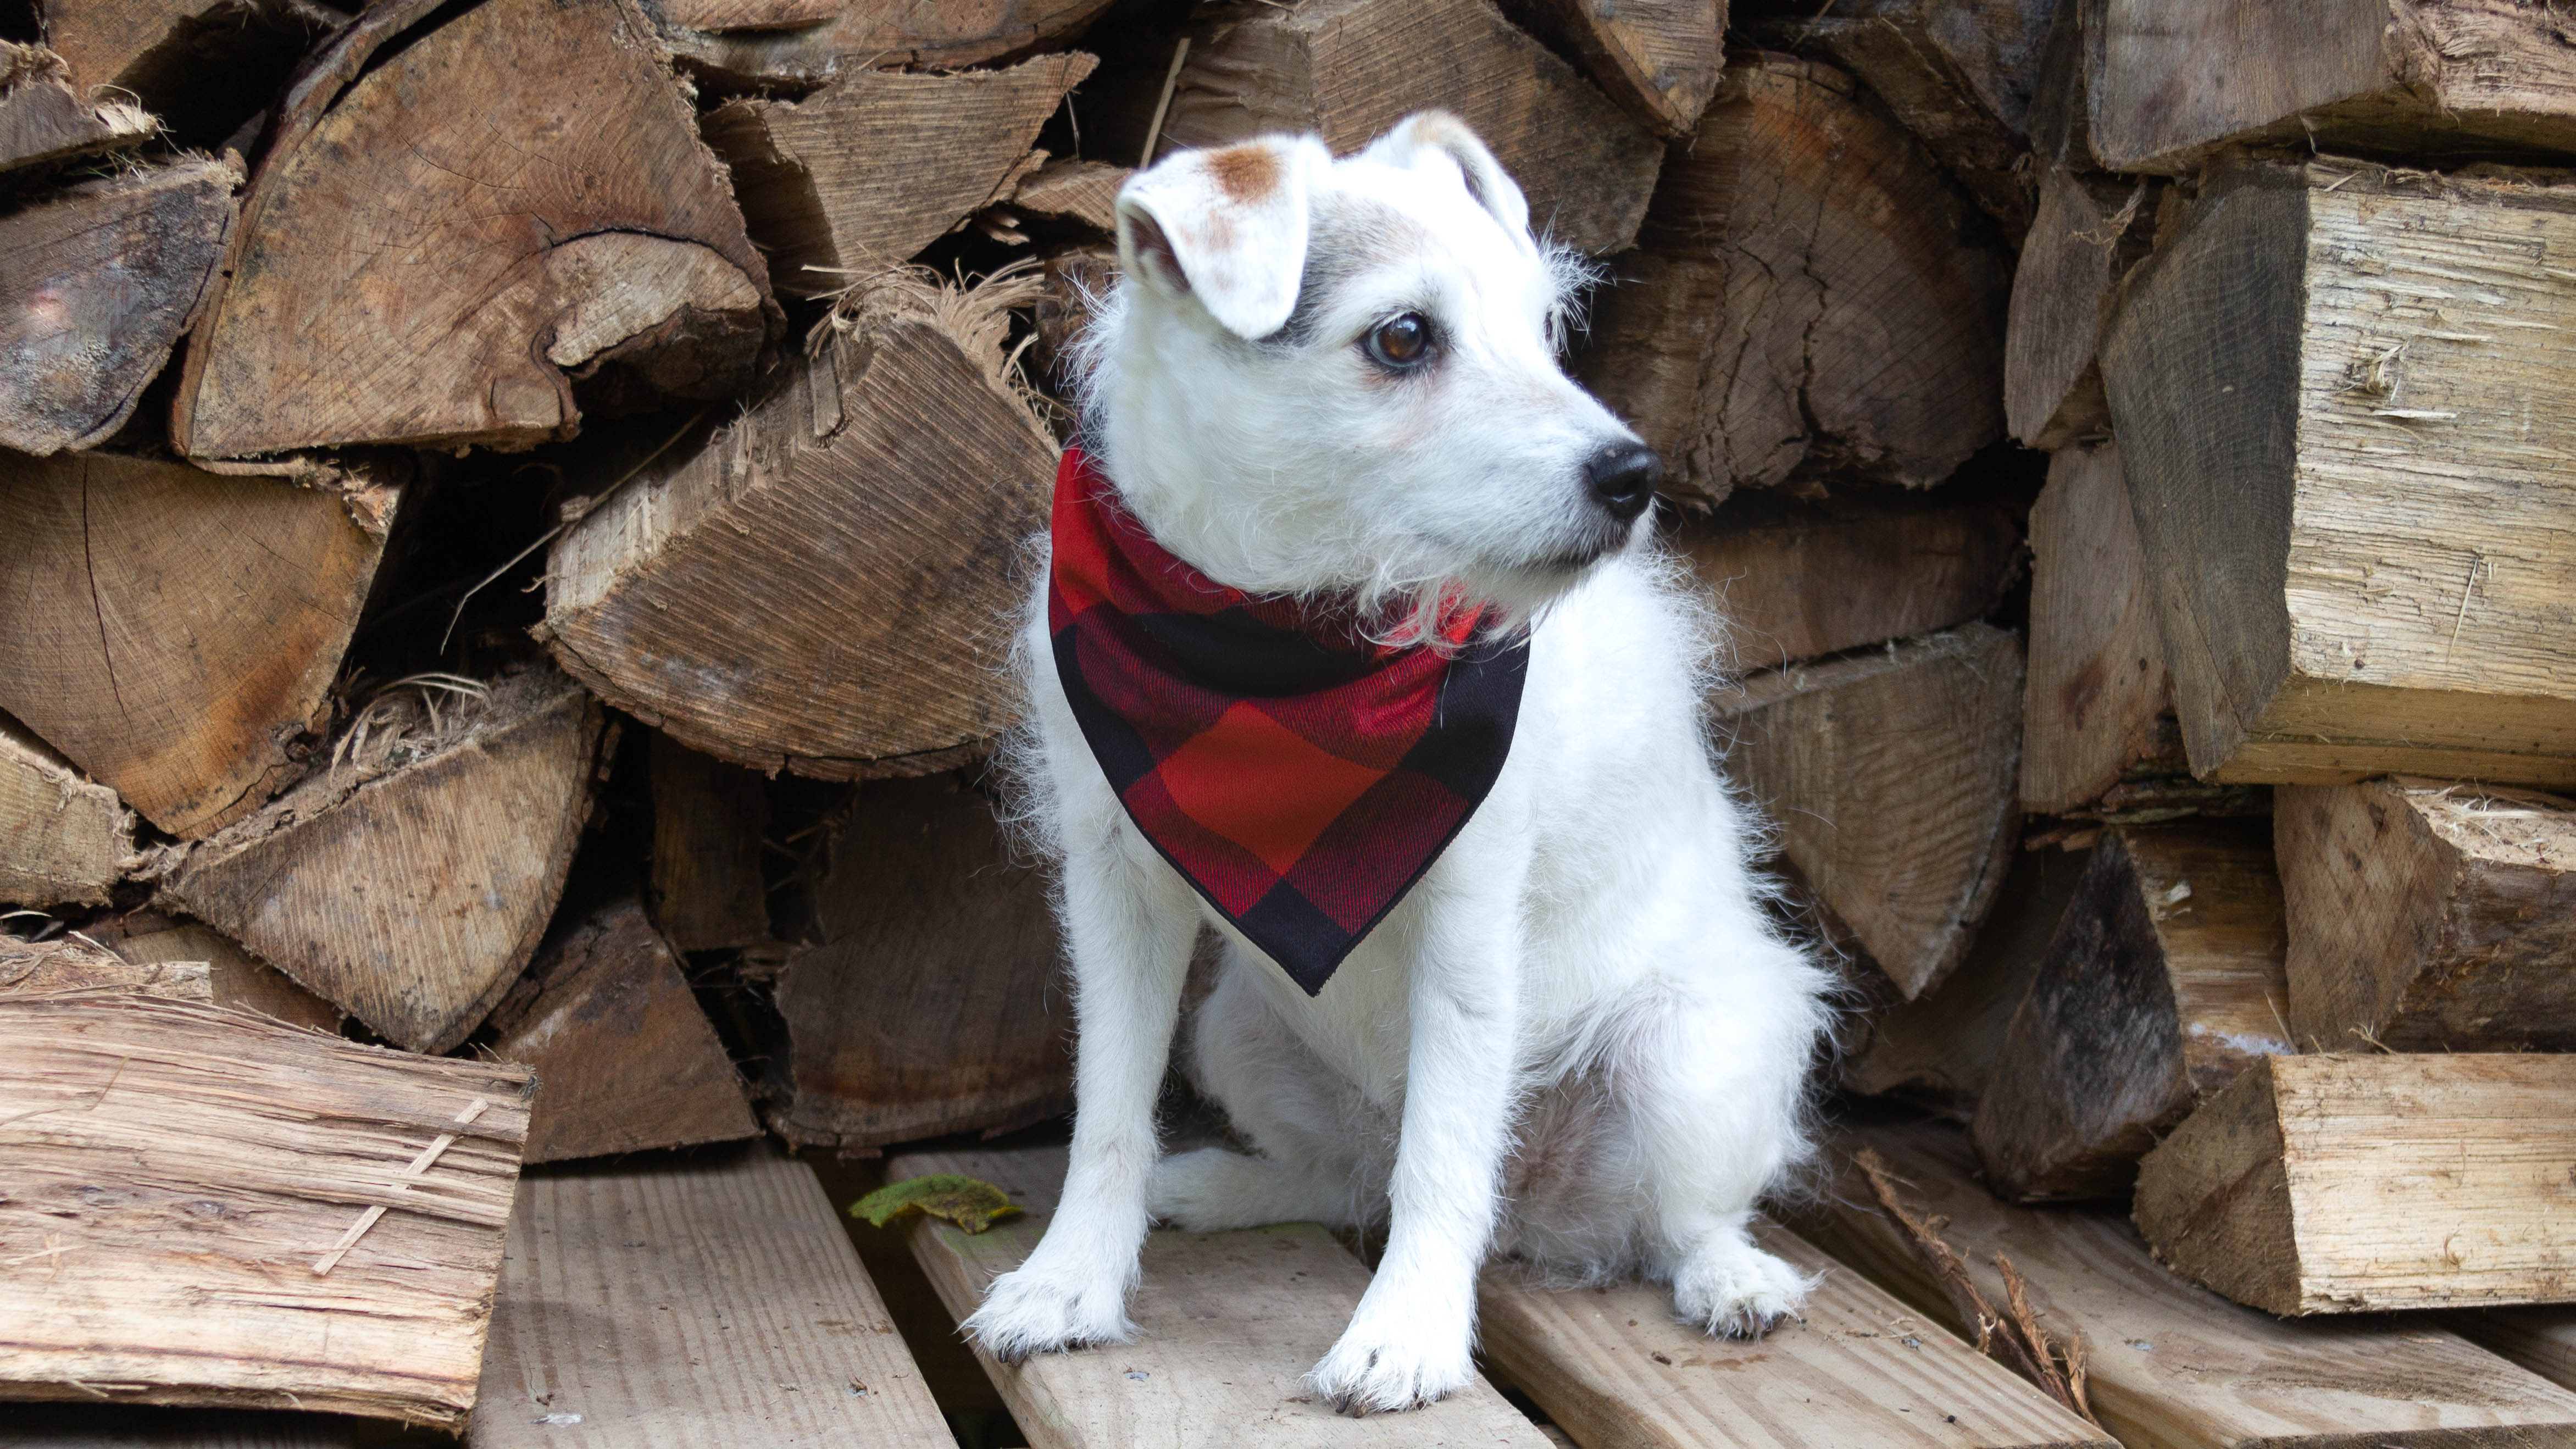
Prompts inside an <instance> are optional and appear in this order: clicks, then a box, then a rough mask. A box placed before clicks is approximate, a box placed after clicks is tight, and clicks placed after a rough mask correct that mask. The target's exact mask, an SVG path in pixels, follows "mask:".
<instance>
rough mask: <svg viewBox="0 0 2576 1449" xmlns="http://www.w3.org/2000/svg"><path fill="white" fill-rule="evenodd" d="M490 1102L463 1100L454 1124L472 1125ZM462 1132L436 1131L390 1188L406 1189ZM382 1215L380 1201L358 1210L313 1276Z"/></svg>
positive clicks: (333, 1265)
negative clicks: (356, 1216)
mask: <svg viewBox="0 0 2576 1449" xmlns="http://www.w3.org/2000/svg"><path fill="white" fill-rule="evenodd" d="M491 1105H492V1101H491V1099H490V1098H488V1097H477V1098H475V1099H474V1100H473V1101H471V1102H468V1103H466V1104H465V1110H464V1111H462V1112H459V1113H457V1114H456V1122H455V1125H456V1126H457V1127H459V1128H464V1127H470V1126H472V1125H474V1119H475V1118H477V1117H480V1116H482V1115H483V1109H484V1108H486V1107H489V1106H491ZM461 1135H462V1133H459V1132H441V1133H439V1134H438V1136H437V1138H436V1139H435V1140H433V1141H432V1142H431V1143H430V1144H429V1145H428V1146H427V1147H424V1148H422V1149H421V1150H420V1155H419V1156H417V1157H415V1158H413V1159H412V1160H411V1163H410V1165H408V1166H406V1167H405V1168H403V1170H402V1171H400V1172H397V1173H395V1174H394V1180H393V1184H392V1190H393V1191H395V1192H402V1191H404V1190H406V1189H408V1188H409V1187H410V1186H411V1184H412V1183H413V1182H414V1181H416V1180H418V1179H419V1177H420V1175H421V1174H422V1173H425V1172H427V1171H429V1169H430V1166H431V1164H433V1163H435V1162H437V1161H438V1159H439V1155H440V1154H441V1153H444V1152H445V1151H447V1149H449V1148H450V1147H453V1146H455V1145H456V1139H457V1138H458V1137H459V1136H461ZM384 1215H385V1205H384V1204H383V1203H377V1204H376V1205H375V1206H373V1207H370V1208H368V1209H367V1210H366V1211H365V1212H362V1213H360V1214H358V1220H357V1221H356V1222H354V1223H351V1224H349V1230H348V1231H347V1232H345V1233H342V1234H341V1235H340V1241H338V1242H336V1243H333V1244H332V1245H331V1251H329V1252H327V1253H324V1254H323V1255H322V1256H321V1257H319V1258H316V1259H314V1260H313V1276H314V1277H316V1278H319V1277H321V1276H322V1275H323V1274H325V1273H328V1272H330V1271H331V1270H332V1269H334V1268H336V1267H338V1266H340V1260H341V1259H342V1258H344V1257H347V1256H348V1253H349V1250H350V1249H351V1248H354V1247H356V1246H357V1245H358V1240H359V1239H360V1238H363V1237H365V1236H366V1235H367V1229H369V1228H372V1227H374V1226H375V1225H376V1222H377V1220H378V1219H380V1218H382V1217H383V1216H384Z"/></svg>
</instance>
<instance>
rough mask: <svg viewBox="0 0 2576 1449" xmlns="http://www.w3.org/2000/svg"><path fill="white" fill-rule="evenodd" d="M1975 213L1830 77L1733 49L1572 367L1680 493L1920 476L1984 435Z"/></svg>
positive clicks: (1835, 74)
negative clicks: (1804, 478)
mask: <svg viewBox="0 0 2576 1449" xmlns="http://www.w3.org/2000/svg"><path fill="white" fill-rule="evenodd" d="M1993 232H1994V228H1993V224H1992V223H1991V222H1989V221H1987V220H1986V218H1984V217H1983V216H1980V215H1978V214H1977V211H1976V208H1975V207H1974V206H1972V205H1971V204H1970V203H1969V202H1968V200H1967V199H1966V198H1965V196H1963V195H1962V194H1961V193H1960V192H1959V191H1958V189H1957V188H1956V187H1955V186H1953V185H1952V184H1951V183H1950V182H1949V181H1948V180H1946V179H1945V178H1944V177H1943V176H1942V175H1941V173H1940V171H1939V170H1938V168H1936V167H1935V166H1934V165H1933V164H1932V161H1931V159H1930V158H1929V157H1927V156H1925V155H1924V154H1923V152H1922V150H1921V148H1920V147H1919V146H1917V145H1916V144H1915V142H1914V140H1913V139H1912V138H1911V137H1909V136H1907V135H1906V134H1905V132H1904V131H1903V129H1901V128H1900V127H1898V126H1897V124H1896V123H1895V122H1894V121H1892V120H1890V119H1888V118H1887V117H1886V116H1885V115H1883V114H1882V113H1880V112H1879V111H1878V110H1877V109H1876V108H1875V106H1874V105H1873V104H1872V103H1870V102H1868V101H1867V100H1865V99H1864V98H1863V97H1862V96H1861V95H1860V93H1859V91H1858V89H1857V88H1856V87H1855V86H1854V84H1853V82H1852V79H1851V77H1850V76H1848V75H1845V74H1843V73H1842V72H1841V71H1838V70H1835V69H1833V68H1832V67H1830V66H1825V65H1817V64H1813V63H1810V62H1807V61H1801V60H1792V59H1790V58H1788V57H1786V56H1778V55H1769V54H1760V53H1756V54H1752V55H1745V56H1738V57H1736V58H1735V60H1734V61H1733V63H1731V64H1730V65H1729V66H1728V67H1727V70H1726V74H1725V78H1724V80H1723V81H1722V82H1721V83H1720V85H1719V87H1718V93H1717V99H1716V101H1715V102H1714V103H1713V104H1712V105H1710V107H1709V108H1708V112H1707V114H1706V115H1704V116H1702V117H1701V118H1700V123H1699V131H1698V133H1697V135H1696V136H1695V137H1694V138H1693V139H1692V140H1691V141H1690V142H1687V143H1684V144H1681V145H1677V146H1675V147H1673V148H1672V151H1671V153H1670V154H1669V155H1668V156H1667V157H1666V158H1665V162H1664V175H1663V179H1662V181H1661V183H1660V184H1659V185H1658V186H1657V187H1656V189H1655V195H1654V203H1653V206H1652V207H1651V209H1650V210H1649V211H1648V213H1647V216H1646V220H1645V225H1644V228H1643V230H1642V231H1641V232H1640V234H1639V244H1640V246H1641V247H1642V248H1643V252H1642V254H1641V255H1639V256H1638V257H1635V258H1633V259H1628V260H1623V261H1622V262H1621V263H1620V264H1619V268H1620V270H1619V273H1618V281H1619V285H1616V286H1613V287H1611V288H1609V289H1608V290H1607V291H1606V292H1604V293H1603V294H1602V296H1601V297H1600V299H1599V301H1598V303H1597V305H1596V312H1597V314H1598V321H1597V322H1596V324H1595V327H1594V334H1593V335H1594V341H1593V343H1592V344H1591V345H1590V346H1589V347H1588V348H1587V349H1586V350H1585V352H1584V354H1583V356H1582V357H1581V358H1579V359H1578V361H1577V365H1576V367H1577V372H1578V374H1579V375H1580V376H1581V377H1582V378H1583V380H1584V381H1585V382H1586V383H1587V384H1588V385H1589V386H1591V388H1592V389H1593V391H1594V392H1595V393H1597V394H1598V395H1599V396H1600V397H1601V399H1602V401H1604V402H1606V403H1608V404H1609V405H1610V407H1611V408H1612V410H1614V411H1616V412H1618V413H1619V414H1620V415H1621V416H1622V417H1625V418H1627V419H1629V420H1630V421H1631V422H1633V423H1634V424H1636V426H1637V427H1638V430H1639V431H1640V432H1641V433H1642V434H1643V435H1644V436H1645V438H1646V441H1647V442H1648V443H1649V444H1650V445H1652V446H1654V447H1655V448H1656V449H1657V450H1658V451H1660V452H1662V453H1663V454H1664V458H1665V464H1666V468H1667V470H1668V471H1667V473H1666V479H1667V486H1668V487H1669V488H1671V489H1672V490H1674V491H1676V492H1678V493H1681V494H1683V495H1685V496H1688V495H1694V494H1695V495H1697V496H1698V498H1700V499H1703V500H1705V501H1707V502H1711V503H1714V502H1717V501H1720V500H1722V499H1724V498H1725V497H1726V495H1727V493H1728V492H1729V491H1730V490H1731V489H1734V488H1737V487H1755V488H1760V487H1769V486H1771V485H1773V484H1777V483H1780V482H1782V481H1784V480H1785V479H1787V478H1789V477H1790V476H1791V475H1792V474H1793V473H1798V472H1801V471H1803V472H1807V473H1821V472H1833V471H1842V472H1850V473H1857V474H1860V475H1862V476H1865V477H1867V478H1870V479H1873V480H1876V481H1881V482H1890V483H1902V484H1905V485H1907V486H1909V487H1916V488H1924V487H1929V486H1931V485H1933V484H1935V483H1938V482H1940V481H1941V480H1942V479H1944V478H1947V477H1948V476H1949V475H1950V474H1951V472H1952V471H1953V470H1955V469H1956V468H1957V467H1958V466H1959V464H1960V463H1962V462H1964V461H1966V460H1967V458H1968V456H1969V455H1970V454H1972V453H1974V452H1976V451H1977V450H1978V449H1979V448H1982V447H1984V446H1985V445H1986V444H1988V443H1991V442H1993V441H1994V440H1995V439H1997V438H1999V437H2001V436H2003V410H2002V408H2001V407H2000V406H1999V405H1998V399H1999V398H2000V396H2001V393H2002V387H2001V383H2000V381H1999V378H2000V376H2001V372H2002V362H2003V346H2002V343H2003V323H2004V307H2005V299H2006V290H2007V279H2008V272H2007V270H2006V262H2005V260H2004V257H2003V254H2002V251H2001V248H2000V246H1999V245H1998V243H1997V240H1996V238H1995V236H1994V234H1993Z"/></svg>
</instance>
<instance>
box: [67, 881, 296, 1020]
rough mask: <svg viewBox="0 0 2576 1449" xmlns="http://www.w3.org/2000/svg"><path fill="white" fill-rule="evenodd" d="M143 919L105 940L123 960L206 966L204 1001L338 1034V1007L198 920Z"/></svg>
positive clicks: (131, 920)
mask: <svg viewBox="0 0 2576 1449" xmlns="http://www.w3.org/2000/svg"><path fill="white" fill-rule="evenodd" d="M139 916H140V917H143V918H141V919H138V918H137V917H128V918H126V920H125V921H124V922H123V923H122V924H123V927H124V928H123V929H122V930H120V931H118V932H117V933H116V934H114V935H112V936H105V935H103V936H102V939H103V940H105V941H106V942H107V944H108V946H109V948H110V949H111V950H113V951H115V952H116V954H117V955H119V956H121V957H123V958H124V959H125V960H127V961H130V962H134V963H136V964H138V965H177V964H182V963H196V962H202V963H204V965H205V968H206V996H205V999H206V1000H208V1001H211V1002H213V1003H214V1004H215V1005H217V1006H229V1007H232V1008H233V1009H235V1010H237V1011H255V1012H258V1013H259V1014H260V1015H262V1016H271V1017H275V1018H276V1019H278V1020H279V1021H282V1022H285V1023H286V1024H287V1025H289V1026H301V1027H308V1028H310V1029H312V1030H314V1031H327V1032H331V1033H333V1034H334V1035H336V1034H338V1032H339V1030H340V1008H338V1007H336V1006H333V1005H332V1004H331V1003H330V1002H327V1001H325V1000H323V999H322V998H321V997H319V996H316V995H314V994H313V993H312V992H310V991H307V990H305V989H304V988H303V987H301V986H298V985H296V984H295V981H294V979H293V978H291V977H289V976H288V975H287V974H286V973H285V972H283V971H280V970H278V969H277V968H276V967H274V966H271V965H269V964H268V963H267V962H265V961H262V960H260V959H259V958H258V957H256V956H253V955H252V954H251V953H249V952H248V951H245V950H243V949H242V948H241V945H240V943H239V942H236V941H234V940H233V939H232V938H231V937H229V936H227V935H225V934H224V933H223V932H221V931H218V930H216V929H215V928H214V927H212V926H208V925H204V924H201V923H199V922H196V921H171V920H167V919H160V918H150V913H148V912H145V913H139Z"/></svg>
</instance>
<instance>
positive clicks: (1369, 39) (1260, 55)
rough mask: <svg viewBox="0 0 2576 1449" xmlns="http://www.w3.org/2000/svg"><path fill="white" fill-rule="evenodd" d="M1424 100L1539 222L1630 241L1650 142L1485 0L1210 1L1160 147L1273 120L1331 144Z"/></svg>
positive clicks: (1594, 237) (1244, 131)
mask: <svg viewBox="0 0 2576 1449" xmlns="http://www.w3.org/2000/svg"><path fill="white" fill-rule="evenodd" d="M1622 8H1623V9H1628V8H1631V7H1622ZM1633 8H1635V9H1638V10H1644V9H1650V8H1654V7H1649V6H1639V7H1633ZM1431 106H1439V107H1443V108H1445V109H1447V110H1450V111H1454V112H1456V113H1457V114H1458V115H1459V116H1460V117H1462V118H1464V119H1465V120H1466V122H1467V124H1468V125H1470V126H1472V127H1474V128H1475V130H1476V134H1477V135H1479V136H1482V137H1483V138H1484V140H1485V144H1486V145H1488V146H1490V147H1492V148H1493V151H1494V155H1495V156H1496V157H1497V158H1499V159H1500V160H1501V161H1502V163H1503V166H1504V168H1505V169H1507V170H1509V171H1510V172H1511V174H1512V179H1513V180H1514V181H1517V182H1519V183H1520V187H1521V190H1522V192H1523V193H1525V194H1526V195H1527V196H1528V197H1529V207H1530V225H1531V226H1532V227H1533V228H1534V229H1537V230H1540V231H1543V232H1545V233H1546V234H1548V235H1549V236H1550V237H1552V238H1553V239H1554V240H1556V241H1558V242H1560V243H1562V244H1564V245H1566V246H1570V247H1573V248H1575V249H1576V250H1578V251H1585V252H1592V253H1595V254H1604V253H1609V252H1615V251H1619V250H1621V249H1623V248H1625V247H1626V246H1627V245H1628V244H1629V242H1631V241H1632V240H1634V239H1635V238H1636V235H1637V222H1638V220H1639V219H1640V217H1641V216H1642V215H1643V214H1644V211H1645V206H1646V196H1647V193H1648V192H1650V191H1651V190H1653V188H1654V184H1655V168H1656V165H1657V161H1658V159H1659V153H1660V148H1659V147H1657V146H1656V144H1655V140H1654V137H1652V136H1651V135H1649V134H1647V132H1646V130H1645V129H1644V128H1643V127H1641V126H1639V125H1638V124H1637V123H1636V122H1634V121H1631V120H1629V119H1628V117H1627V116H1626V115H1625V114H1624V113H1622V112H1621V111H1620V109H1619V108H1618V107H1617V106H1616V105H1613V104H1612V103H1611V102H1610V100H1609V98H1608V97H1606V96H1604V95H1602V94H1601V93H1600V92H1599V91H1597V90H1595V89H1593V87H1592V84H1591V83H1590V82H1589V81H1586V80H1585V79H1583V77H1582V76H1580V75H1578V74H1577V73H1576V72H1575V70H1574V68H1573V67H1572V66H1570V65H1567V64H1566V63H1565V62H1564V61H1562V60H1559V59H1557V58H1556V56H1555V55H1554V54H1553V53H1552V52H1550V51H1549V50H1548V49H1547V48H1546V47H1544V46H1542V45H1540V44H1539V43H1538V42H1537V41H1535V40H1533V39H1531V38H1530V37H1529V36H1527V35H1524V34H1522V33H1521V32H1520V31H1519V30H1518V29H1516V28H1514V27H1513V25H1512V24H1511V23H1510V22H1509V21H1507V20H1505V19H1503V17H1502V14H1501V12H1499V11H1497V10H1495V9H1494V7H1493V6H1492V5H1491V4H1489V3H1487V0H1306V3H1304V4H1300V5H1297V6H1294V7H1277V6H1268V5H1258V4H1244V5H1238V6H1235V7H1232V8H1229V9H1226V10H1222V11H1219V12H1218V14H1217V16H1216V18H1215V19H1214V20H1212V21H1211V22H1209V23H1208V25H1207V26H1205V27H1203V30H1202V33H1200V34H1199V36H1198V37H1197V39H1196V40H1195V43H1193V44H1192V45H1191V47H1190V53H1189V59H1188V61H1187V62H1186V63H1185V64H1184V65H1183V66H1182V68H1181V76H1180V82H1179V87H1178V89H1176V90H1175V91H1174V92H1173V93H1172V107H1171V111H1170V114H1169V115H1168V116H1167V117H1166V119H1165V120H1164V122H1163V133H1162V139H1161V142H1160V145H1159V147H1158V149H1157V151H1156V154H1157V155H1158V156H1160V155H1168V154H1170V153H1171V152H1173V151H1176V150H1183V149H1186V148H1188V147H1192V146H1222V145H1225V144H1227V143H1228V142H1233V141H1241V140H1247V139H1249V138H1251V137H1253V136H1257V135H1260V134H1262V133H1264V132H1268V131H1311V132H1315V133H1317V134H1319V135H1321V136H1322V137H1323V138H1324V144H1326V145H1328V146H1330V147H1332V148H1333V150H1334V152H1335V153H1336V154H1338V153H1342V152H1347V151H1355V150H1358V149H1359V148H1360V147H1362V146H1364V145H1366V144H1367V143H1369V142H1370V141H1372V140H1375V139H1376V138H1377V136H1378V135H1379V133H1381V132H1383V131H1385V130H1386V129H1387V128H1388V127H1389V126H1392V125H1394V124H1395V123H1396V122H1397V121H1399V120H1401V119H1403V118H1404V117H1405V116H1407V115H1410V114H1411V113H1413V112H1415V111H1419V110H1422V109H1424V108H1426V107H1431Z"/></svg>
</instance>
